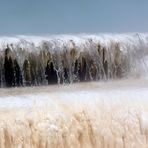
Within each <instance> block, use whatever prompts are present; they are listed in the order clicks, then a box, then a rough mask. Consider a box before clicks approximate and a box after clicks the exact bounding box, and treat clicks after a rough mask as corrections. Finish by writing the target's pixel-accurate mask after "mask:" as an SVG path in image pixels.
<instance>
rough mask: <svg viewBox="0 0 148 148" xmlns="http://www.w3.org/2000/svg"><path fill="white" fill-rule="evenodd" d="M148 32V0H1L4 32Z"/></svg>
mask: <svg viewBox="0 0 148 148" xmlns="http://www.w3.org/2000/svg"><path fill="white" fill-rule="evenodd" d="M100 32H101V33H104V32H111V33H114V32H115V33H122V32H148V0H0V34H1V35H9V34H63V33H100Z"/></svg>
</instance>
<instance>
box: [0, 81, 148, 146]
mask: <svg viewBox="0 0 148 148" xmlns="http://www.w3.org/2000/svg"><path fill="white" fill-rule="evenodd" d="M147 84H148V82H147V80H133V81H132V80H125V81H123V80H122V81H117V82H107V83H105V82H99V83H97V82H93V83H81V84H73V85H65V86H50V87H31V88H30V87H28V88H15V89H1V93H0V100H1V101H0V102H1V103H0V148H21V147H22V148H47V147H48V148H106V147H109V148H114V147H115V148H122V147H126V148H131V147H134V148H139V147H141V148H145V147H148V144H147V142H148V141H147V140H148V100H147V97H148V91H147V90H148V85H147ZM7 102H9V104H8V103H7Z"/></svg>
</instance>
